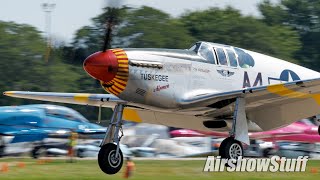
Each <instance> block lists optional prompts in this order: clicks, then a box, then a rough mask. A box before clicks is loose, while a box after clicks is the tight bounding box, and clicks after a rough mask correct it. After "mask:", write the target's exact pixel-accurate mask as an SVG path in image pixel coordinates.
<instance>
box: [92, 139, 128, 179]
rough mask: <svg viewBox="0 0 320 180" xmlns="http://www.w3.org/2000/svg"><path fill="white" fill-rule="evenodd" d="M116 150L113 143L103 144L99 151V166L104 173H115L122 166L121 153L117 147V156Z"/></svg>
mask: <svg viewBox="0 0 320 180" xmlns="http://www.w3.org/2000/svg"><path fill="white" fill-rule="evenodd" d="M116 151H117V145H115V144H113V143H108V144H105V145H103V146H102V147H101V149H100V151H99V154H98V163H99V167H100V169H101V170H102V171H103V172H104V173H106V174H116V173H117V172H119V171H120V169H121V167H122V164H123V154H122V152H121V150H120V149H119V153H118V156H116Z"/></svg>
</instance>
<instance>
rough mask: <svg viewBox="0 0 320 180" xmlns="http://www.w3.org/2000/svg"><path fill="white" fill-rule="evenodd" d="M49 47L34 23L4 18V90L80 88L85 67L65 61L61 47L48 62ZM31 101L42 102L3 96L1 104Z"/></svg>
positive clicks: (0, 50) (0, 85)
mask: <svg viewBox="0 0 320 180" xmlns="http://www.w3.org/2000/svg"><path fill="white" fill-rule="evenodd" d="M45 51H46V42H45V39H43V38H42V36H41V33H40V32H39V31H37V30H36V29H35V28H34V27H32V26H29V25H25V24H15V23H13V22H3V21H0V68H1V69H0V77H1V80H0V91H1V92H3V91H7V90H26V91H49V90H50V91H58V92H77V91H79V88H80V87H79V86H78V84H77V83H78V82H79V80H80V78H81V76H80V75H79V70H80V68H81V67H76V66H72V65H70V64H65V63H64V62H63V61H62V60H61V57H62V56H61V53H62V52H61V50H59V48H53V50H52V53H51V56H50V59H49V63H46V61H45V57H44V56H45ZM82 73H83V74H85V73H84V72H82ZM28 103H41V102H40V101H31V100H24V99H16V98H10V97H5V96H3V97H1V98H0V106H4V105H20V104H28Z"/></svg>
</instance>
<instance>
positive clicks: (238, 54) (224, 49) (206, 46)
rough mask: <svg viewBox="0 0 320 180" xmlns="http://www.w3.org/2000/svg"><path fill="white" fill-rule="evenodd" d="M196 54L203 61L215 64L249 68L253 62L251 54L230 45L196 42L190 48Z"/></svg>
mask: <svg viewBox="0 0 320 180" xmlns="http://www.w3.org/2000/svg"><path fill="white" fill-rule="evenodd" d="M189 50H190V51H194V52H195V53H197V54H198V56H200V57H201V58H202V59H203V60H204V61H205V62H208V63H210V64H216V65H223V66H230V67H235V68H236V67H241V68H250V67H253V66H254V64H255V62H254V59H253V58H252V56H251V55H250V54H248V53H246V52H245V51H244V50H242V49H240V48H236V47H232V46H227V45H221V44H215V43H208V42H197V43H195V44H194V45H193V46H192V47H191V48H190V49H189Z"/></svg>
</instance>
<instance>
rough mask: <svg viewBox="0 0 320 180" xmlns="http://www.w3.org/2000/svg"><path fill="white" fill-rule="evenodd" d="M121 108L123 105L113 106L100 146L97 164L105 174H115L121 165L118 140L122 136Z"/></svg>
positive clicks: (121, 159) (121, 156)
mask: <svg viewBox="0 0 320 180" xmlns="http://www.w3.org/2000/svg"><path fill="white" fill-rule="evenodd" d="M123 106H124V105H123V104H118V105H116V106H115V108H114V111H113V114H112V118H111V121H110V124H109V127H108V129H107V132H106V135H105V137H104V139H103V141H102V143H101V145H100V146H101V149H100V151H99V154H98V163H99V167H100V169H101V170H102V171H103V172H104V173H106V174H116V173H117V172H119V171H120V169H121V167H122V164H123V154H122V152H121V149H120V139H121V138H122V136H123V132H122V113H123V108H124V107H123ZM119 132H120V135H119Z"/></svg>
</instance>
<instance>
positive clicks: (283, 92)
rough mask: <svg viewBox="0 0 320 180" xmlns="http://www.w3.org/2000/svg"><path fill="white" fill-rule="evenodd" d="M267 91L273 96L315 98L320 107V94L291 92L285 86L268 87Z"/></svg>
mask: <svg viewBox="0 0 320 180" xmlns="http://www.w3.org/2000/svg"><path fill="white" fill-rule="evenodd" d="M267 90H268V91H269V92H271V93H273V94H277V95H279V96H282V97H288V98H303V99H307V98H313V99H314V100H315V101H316V102H317V104H318V105H320V94H308V93H303V92H298V91H294V90H291V89H289V88H287V87H285V86H284V84H276V85H271V86H268V87H267Z"/></svg>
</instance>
